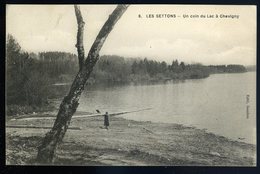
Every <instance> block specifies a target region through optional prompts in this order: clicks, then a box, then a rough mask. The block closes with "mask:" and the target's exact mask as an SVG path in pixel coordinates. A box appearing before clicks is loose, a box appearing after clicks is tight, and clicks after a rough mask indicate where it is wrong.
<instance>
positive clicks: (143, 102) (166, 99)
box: [79, 72, 256, 144]
mask: <svg viewBox="0 0 260 174" xmlns="http://www.w3.org/2000/svg"><path fill="white" fill-rule="evenodd" d="M247 95H249V104H248V105H249V115H248V118H247ZM143 108H152V110H146V111H141V112H136V113H129V114H125V115H122V117H124V118H127V119H132V120H138V121H140V120H141V121H152V122H164V123H180V124H184V125H187V126H195V127H197V128H201V129H207V131H208V132H213V133H215V134H218V135H223V136H226V137H229V138H231V139H234V140H238V141H244V142H248V143H252V144H255V143H256V73H255V72H248V73H241V74H215V75H211V76H210V77H209V78H206V79H199V80H185V81H184V82H175V83H173V82H171V83H170V82H169V83H167V84H156V85H138V86H135V85H128V86H117V87H104V88H96V89H88V90H87V91H86V92H85V93H84V94H83V95H82V97H81V101H80V106H79V110H81V111H91V112H95V110H96V109H99V110H100V111H101V112H105V111H108V112H109V113H112V112H121V111H131V110H139V109H143ZM112 124H113V122H111V125H112ZM238 138H242V139H243V138H244V140H239V139H238Z"/></svg>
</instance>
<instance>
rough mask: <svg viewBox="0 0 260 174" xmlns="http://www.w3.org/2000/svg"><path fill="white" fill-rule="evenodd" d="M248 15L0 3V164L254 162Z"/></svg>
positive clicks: (246, 10)
mask: <svg viewBox="0 0 260 174" xmlns="http://www.w3.org/2000/svg"><path fill="white" fill-rule="evenodd" d="M256 13H257V9H256V6H253V5H156V4H154V5H136V4H135V5H131V4H130V5H123V4H121V5H116V4H114V5H15V4H10V5H6V116H5V118H6V123H5V127H6V159H5V161H6V164H7V165H57V166H60V165H69V166H71V165H72V166H74V165H76V166H107V165H110V166H252V167H254V166H256V153H257V152H256V132H257V131H256V130H257V126H256Z"/></svg>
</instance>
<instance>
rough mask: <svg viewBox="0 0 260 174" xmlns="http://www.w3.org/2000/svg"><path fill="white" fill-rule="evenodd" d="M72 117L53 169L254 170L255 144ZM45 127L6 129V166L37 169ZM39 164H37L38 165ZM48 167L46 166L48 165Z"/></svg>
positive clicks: (183, 129)
mask: <svg viewBox="0 0 260 174" xmlns="http://www.w3.org/2000/svg"><path fill="white" fill-rule="evenodd" d="M52 123H53V120H41V121H39V120H38V121H35V120H29V121H28V120H15V121H10V120H9V121H8V122H7V123H6V124H13V125H19V124H24V125H34V126H37V125H38V126H43V125H45V126H52ZM110 123H111V126H110V129H109V130H106V129H104V128H103V117H89V118H81V119H73V120H72V121H71V124H70V127H73V126H78V127H80V128H81V130H67V133H66V135H65V137H64V139H63V142H62V143H61V144H60V145H59V147H58V149H57V154H56V157H55V160H54V164H52V165H86V166H92V165H94V166H96V165H97V166H100V165H101V166H103V165H119V166H121V165H122V166H124V165H133V166H146V165H148V166H152V165H159V166H161V165H162V166H255V165H256V145H253V144H248V143H245V142H239V141H235V140H231V139H229V138H226V137H223V136H219V135H215V134H213V133H210V132H207V131H206V130H203V129H198V128H195V127H188V126H184V125H181V124H175V123H153V122H150V121H134V120H128V119H125V118H122V117H118V116H117V117H112V118H111V121H110ZM47 131H48V130H46V129H32V128H29V129H28V128H6V163H7V165H17V164H18V165H19V164H22V165H23V164H26V165H36V164H34V162H33V161H34V160H35V157H36V154H37V146H38V145H39V143H40V141H41V138H42V137H43V136H44V135H45V133H47ZM37 165H39V164H37ZM49 165H50V164H49Z"/></svg>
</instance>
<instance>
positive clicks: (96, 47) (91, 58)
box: [85, 5, 129, 65]
mask: <svg viewBox="0 0 260 174" xmlns="http://www.w3.org/2000/svg"><path fill="white" fill-rule="evenodd" d="M128 7H129V5H118V6H117V7H116V9H115V10H114V11H113V12H112V14H111V15H109V18H108V20H107V21H106V23H105V24H104V25H103V27H102V28H101V30H100V32H99V33H98V35H97V37H96V40H95V41H94V43H93V45H92V47H91V49H90V51H89V53H88V57H87V59H86V61H85V65H86V64H91V65H93V64H94V65H95V63H96V62H97V60H98V58H99V51H100V49H101V48H102V46H103V44H104V42H105V40H106V38H107V36H108V35H109V33H110V32H111V31H112V29H113V27H114V25H115V24H116V22H117V21H118V20H119V19H120V17H121V16H122V15H123V14H124V12H125V11H126V10H127V8H128Z"/></svg>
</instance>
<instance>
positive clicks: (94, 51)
mask: <svg viewBox="0 0 260 174" xmlns="http://www.w3.org/2000/svg"><path fill="white" fill-rule="evenodd" d="M128 6H129V5H118V6H117V7H116V9H115V10H114V11H113V12H112V14H111V15H109V18H108V19H107V21H106V22H105V24H104V25H103V27H102V28H101V30H100V32H99V34H98V35H97V37H96V40H95V41H94V43H93V45H92V46H91V48H90V51H89V53H88V56H87V58H86V59H85V56H84V45H83V32H84V25H85V22H84V21H83V18H82V15H81V11H80V7H79V6H77V5H74V9H75V14H76V18H77V24H78V32H77V44H76V48H77V51H78V59H79V72H78V73H77V75H76V77H75V79H74V81H73V83H72V85H71V88H70V91H69V93H68V95H67V96H66V97H64V99H63V101H62V103H61V104H60V108H59V112H58V114H57V117H56V120H55V122H54V125H53V128H52V129H51V130H50V131H49V132H48V133H47V134H46V135H45V137H44V139H43V141H42V143H41V145H40V146H39V148H38V154H37V161H38V162H40V163H51V162H52V161H53V157H54V155H55V150H56V147H57V144H58V143H59V142H61V140H62V139H63V137H64V135H65V133H66V131H67V129H68V126H69V124H70V120H71V117H72V115H73V114H74V113H75V111H76V109H77V107H78V105H79V103H78V101H79V98H80V95H81V93H82V91H83V90H84V86H85V83H86V81H87V80H88V78H89V77H90V74H91V72H92V71H93V68H94V66H95V64H96V62H97V61H98V59H99V51H100V49H101V48H102V46H103V44H104V42H105V40H106V38H107V36H108V34H109V33H110V32H111V31H112V29H113V27H114V25H115V24H116V22H117V21H118V20H119V19H120V17H121V16H122V15H123V13H124V12H125V11H126V9H127V8H128Z"/></svg>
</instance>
